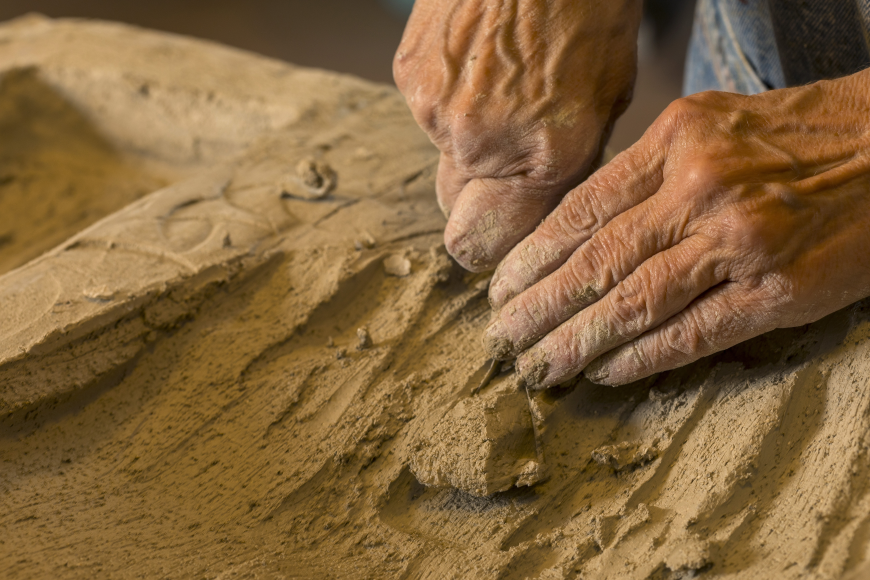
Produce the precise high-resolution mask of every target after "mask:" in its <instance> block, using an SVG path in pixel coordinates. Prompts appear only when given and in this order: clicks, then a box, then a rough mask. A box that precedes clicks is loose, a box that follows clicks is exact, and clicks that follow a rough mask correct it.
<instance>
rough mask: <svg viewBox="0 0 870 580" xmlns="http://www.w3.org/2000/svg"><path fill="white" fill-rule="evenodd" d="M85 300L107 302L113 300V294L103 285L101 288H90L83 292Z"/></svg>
mask: <svg viewBox="0 0 870 580" xmlns="http://www.w3.org/2000/svg"><path fill="white" fill-rule="evenodd" d="M83 294H84V296H85V298H87V299H89V300H96V301H99V302H108V301H110V300H113V299H114V298H115V292H114V291H113V290H110V289H109V287H108V286H106V285H105V284H103V285H101V286H94V287H92V288H87V289H85V291H84V292H83Z"/></svg>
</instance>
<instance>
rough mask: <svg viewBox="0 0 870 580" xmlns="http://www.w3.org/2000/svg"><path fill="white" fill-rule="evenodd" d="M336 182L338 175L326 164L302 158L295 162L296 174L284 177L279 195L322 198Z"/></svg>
mask: <svg viewBox="0 0 870 580" xmlns="http://www.w3.org/2000/svg"><path fill="white" fill-rule="evenodd" d="M337 183H338V175H337V174H336V173H335V170H334V169H332V167H330V166H329V165H328V164H326V163H322V162H320V161H315V160H314V159H309V158H306V159H303V160H302V161H300V162H299V163H297V164H296V174H295V175H293V176H289V177H287V178H285V179H284V181H283V183H282V184H281V195H283V196H286V197H295V198H298V199H308V200H314V199H323V198H324V197H326V196H327V195H329V194H330V193H331V192H332V190H334V189H335V186H336V185H337Z"/></svg>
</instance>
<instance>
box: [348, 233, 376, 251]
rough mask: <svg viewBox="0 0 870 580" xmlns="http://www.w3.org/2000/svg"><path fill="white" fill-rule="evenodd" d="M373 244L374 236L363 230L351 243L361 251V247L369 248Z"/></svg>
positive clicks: (372, 246) (373, 245)
mask: <svg viewBox="0 0 870 580" xmlns="http://www.w3.org/2000/svg"><path fill="white" fill-rule="evenodd" d="M375 244H376V242H375V238H374V237H373V236H372V235H371V234H370V233H368V232H363V233H362V236H361V237H360V238H359V239H357V240H355V241H354V243H353V245H354V247H355V248H356V249H357V251H362V250H363V249H366V250H371V249H372V248H374V247H375Z"/></svg>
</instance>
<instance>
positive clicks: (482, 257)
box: [444, 175, 565, 272]
mask: <svg viewBox="0 0 870 580" xmlns="http://www.w3.org/2000/svg"><path fill="white" fill-rule="evenodd" d="M529 182H530V180H529V178H528V177H526V176H522V175H518V176H511V177H499V178H495V177H493V178H485V179H472V180H471V181H469V182H468V183H467V184H466V185H465V187H464V188H463V190H462V193H460V195H459V196H458V197H457V198H456V202H455V204H454V205H453V207H452V210H451V212H450V218H449V219H448V221H447V227H446V228H445V230H444V243H445V245H446V246H447V250H448V251H449V252H450V254H451V255H452V256H453V257H454V258H455V259H456V261H457V262H459V264H460V265H461V266H462V267H464V268H465V269H467V270H471V271H472V272H482V271H485V270H488V269H490V268H493V267H495V265H496V264H498V262H499V261H500V260H501V259H502V258H503V257H504V256H505V255H506V254H507V253H508V251H510V249H511V248H513V247H514V246H515V245H516V244H517V243H518V242H519V241H520V240H522V239H523V238H524V237H526V236H527V235H528V234H529V233H530V232H531V231H532V230H533V229H534V228H535V225H537V224H538V223H540V221H541V220H542V219H543V218H544V216H546V215H547V214H548V213H550V212H551V211H552V210H553V208H554V207H555V206H556V204H558V203H559V199H560V198H561V196H562V195H563V194H564V193H565V192H564V191H561V190H558V189H557V190H541V189H537V188H533V187H531V186H530V185H529Z"/></svg>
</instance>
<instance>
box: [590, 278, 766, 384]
mask: <svg viewBox="0 0 870 580" xmlns="http://www.w3.org/2000/svg"><path fill="white" fill-rule="evenodd" d="M772 312H774V310H772V309H768V311H767V312H764V311H759V309H758V308H756V307H754V306H753V299H752V295H751V294H749V293H747V292H746V290H745V289H744V288H742V287H740V286H739V285H738V284H734V283H726V284H722V285H720V286H717V287H716V288H714V289H712V290H710V291H709V292H707V293H706V294H704V295H703V296H702V297H701V298H699V299H698V300H696V301H695V302H693V303H692V304H691V305H690V306H689V307H688V308H686V309H685V310H683V311H682V312H680V313H679V314H677V315H676V316H674V317H672V318H671V319H669V320H668V321H667V322H665V323H664V324H662V325H661V326H659V327H658V328H656V329H655V330H652V331H650V332H647V333H646V334H644V335H642V336H640V337H639V338H637V339H635V340H633V341H631V342H629V343H627V344H624V345H622V346H620V347H618V348H615V349H613V350H611V351H610V352H608V353H606V354H604V355H603V356H601V357H599V358H597V359H595V360H594V361H592V362H591V363H590V364H589V366H587V367H586V369H585V371H584V374H585V375H586V377H587V378H589V380H591V381H593V382H595V383H599V384H603V385H614V386H616V385H624V384H626V383H630V382H633V381H637V380H640V379H642V378H644V377H648V376H650V375H653V374H655V373H659V372H663V371H667V370H671V369H675V368H678V367H681V366H685V365H687V364H689V363H692V362H695V361H696V360H698V359H700V358H703V357H705V356H708V355H711V354H713V353H716V352H719V351H721V350H725V349H726V348H730V347H732V346H734V345H735V344H738V343H741V342H743V341H745V340H749V339H750V338H754V337H756V336H758V335H760V334H763V333H765V332H768V331H770V330H773V329H774V328H775V327H776V324H775V322H773V316H771V313H772Z"/></svg>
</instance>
